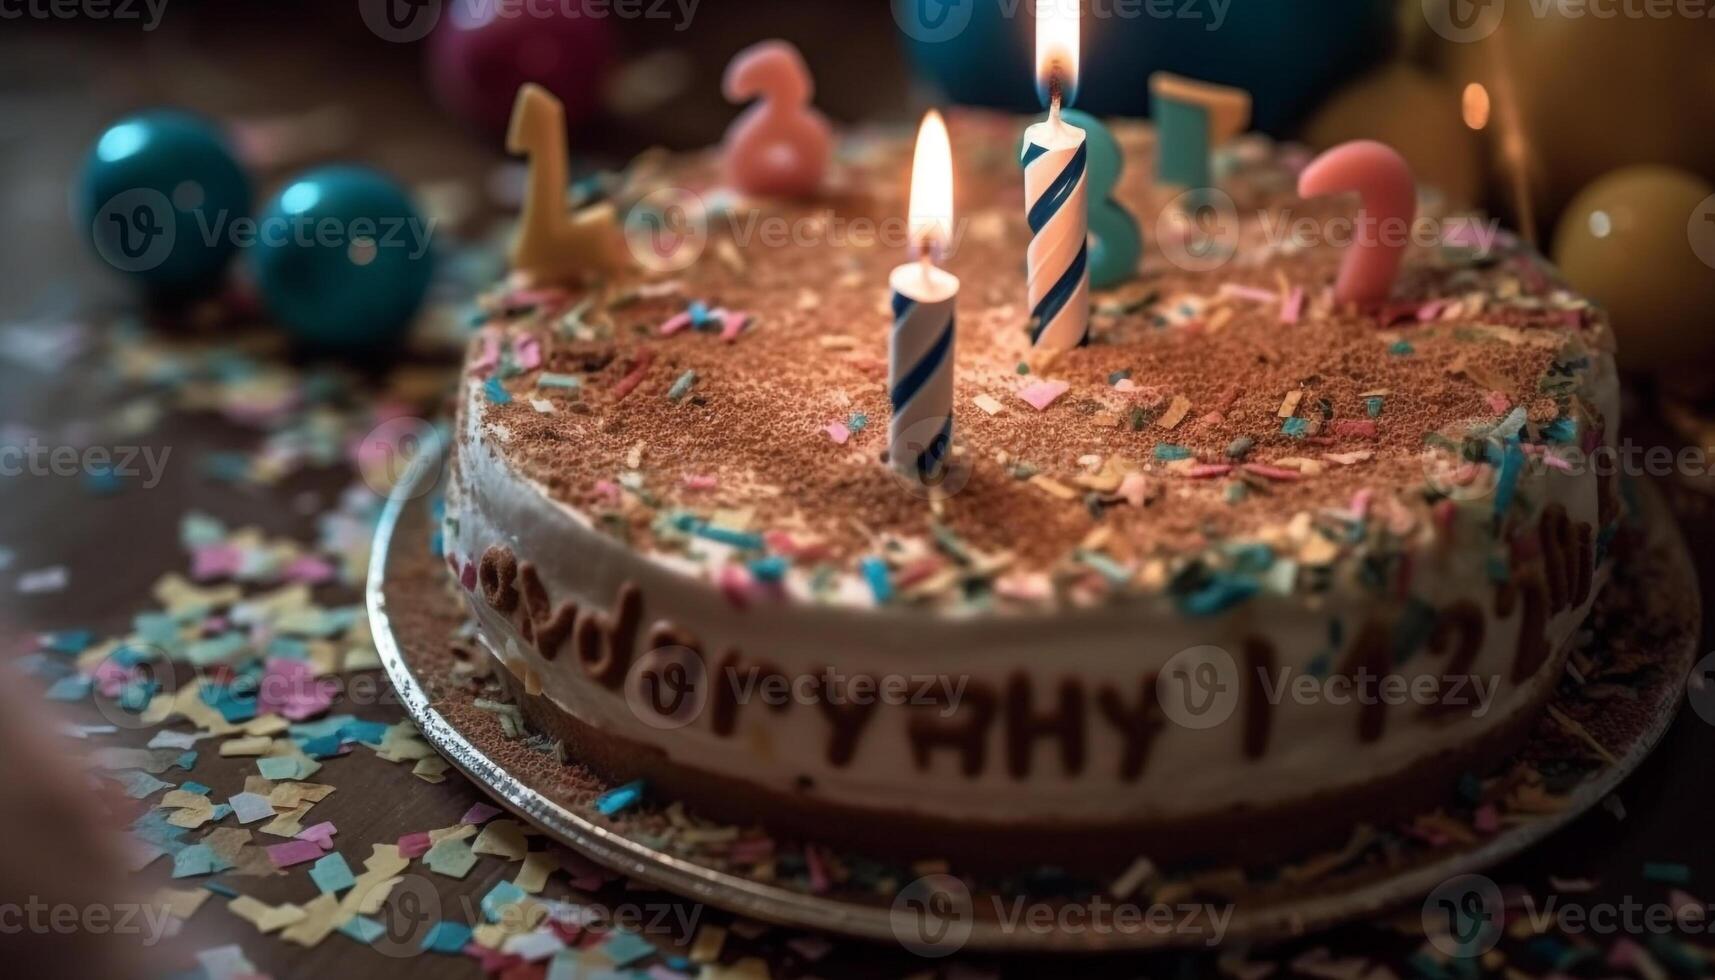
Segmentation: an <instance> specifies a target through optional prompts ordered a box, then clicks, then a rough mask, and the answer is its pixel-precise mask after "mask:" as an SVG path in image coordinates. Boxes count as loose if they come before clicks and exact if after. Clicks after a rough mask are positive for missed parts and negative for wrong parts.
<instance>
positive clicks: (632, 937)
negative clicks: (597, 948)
mask: <svg viewBox="0 0 1715 980" xmlns="http://www.w3.org/2000/svg"><path fill="white" fill-rule="evenodd" d="M601 948H602V952H604V953H606V954H607V955H608V957H609V958H610V959H612V960H613V965H614V966H617V967H627V966H630V965H631V964H633V963H636V962H638V961H639V960H645V959H648V958H649V957H651V956H653V955H655V944H654V943H651V942H650V941H648V940H647V939H644V938H643V937H642V936H639V935H638V934H636V933H635V932H625V931H622V930H615V931H614V933H613V935H612V936H610V937H609V938H608V940H607V942H605V943H602V947H601Z"/></svg>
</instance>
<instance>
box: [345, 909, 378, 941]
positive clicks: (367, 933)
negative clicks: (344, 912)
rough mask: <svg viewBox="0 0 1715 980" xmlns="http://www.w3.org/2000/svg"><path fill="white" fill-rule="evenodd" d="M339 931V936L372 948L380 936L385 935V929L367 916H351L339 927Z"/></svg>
mask: <svg viewBox="0 0 1715 980" xmlns="http://www.w3.org/2000/svg"><path fill="white" fill-rule="evenodd" d="M339 931H340V934H341V935H344V936H346V937H348V938H351V939H355V940H357V941H358V942H360V943H362V944H363V945H365V946H373V945H375V943H376V942H377V941H378V940H379V939H380V938H381V937H382V936H385V935H387V927H386V926H383V925H382V924H381V923H379V922H377V921H375V920H374V919H371V918H370V917H369V916H367V915H354V916H352V917H351V918H349V919H347V920H346V921H345V924H344V925H342V926H340V927H339Z"/></svg>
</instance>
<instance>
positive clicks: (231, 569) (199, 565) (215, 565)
mask: <svg viewBox="0 0 1715 980" xmlns="http://www.w3.org/2000/svg"><path fill="white" fill-rule="evenodd" d="M243 567H244V553H243V552H241V551H239V550H238V549H237V548H234V547H232V546H231V545H224V544H213V545H206V546H204V547H201V548H198V549H196V550H195V551H194V552H192V553H191V578H193V579H196V580H197V581H198V582H207V581H209V580H210V579H217V578H227V577H230V576H233V575H237V574H238V572H239V571H240V570H241V569H242V568H243Z"/></svg>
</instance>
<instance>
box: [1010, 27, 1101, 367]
mask: <svg viewBox="0 0 1715 980" xmlns="http://www.w3.org/2000/svg"><path fill="white" fill-rule="evenodd" d="M1036 80H1037V88H1038V90H1039V91H1040V92H1041V94H1042V95H1043V100H1044V102H1045V103H1046V104H1047V106H1048V120H1047V121H1046V122H1040V123H1037V124H1036V125H1034V126H1031V127H1030V128H1029V129H1027V130H1025V131H1024V153H1023V163H1024V206H1025V210H1026V215H1027V218H1028V220H1029V222H1030V234H1031V239H1030V249H1029V253H1028V256H1027V272H1026V279H1027V283H1028V285H1027V290H1028V295H1029V298H1030V327H1031V331H1032V335H1031V343H1032V344H1034V345H1035V347H1036V349H1037V350H1043V351H1065V350H1070V349H1072V348H1073V347H1079V346H1082V345H1083V344H1084V343H1085V342H1086V341H1087V340H1088V339H1089V332H1090V246H1089V237H1090V203H1089V147H1088V145H1087V143H1086V142H1085V139H1084V131H1083V130H1081V129H1078V128H1077V127H1075V126H1072V125H1070V124H1068V123H1067V122H1066V121H1065V120H1064V119H1063V118H1061V116H1060V108H1061V104H1062V103H1066V104H1070V103H1071V101H1072V98H1073V96H1075V95H1076V89H1077V85H1078V5H1077V4H1067V3H1055V4H1041V5H1039V6H1038V8H1037V12H1036Z"/></svg>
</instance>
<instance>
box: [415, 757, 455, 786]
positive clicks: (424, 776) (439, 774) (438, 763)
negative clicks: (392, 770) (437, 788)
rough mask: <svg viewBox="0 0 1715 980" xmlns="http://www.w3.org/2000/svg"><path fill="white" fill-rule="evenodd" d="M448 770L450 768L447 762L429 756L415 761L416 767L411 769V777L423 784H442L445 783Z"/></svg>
mask: <svg viewBox="0 0 1715 980" xmlns="http://www.w3.org/2000/svg"><path fill="white" fill-rule="evenodd" d="M449 768H451V766H450V765H449V764H448V763H447V760H445V759H443V758H441V757H440V756H429V757H428V758H426V759H419V760H417V764H416V766H414V767H412V769H411V775H413V776H416V777H417V778H418V779H421V780H422V781H423V782H425V783H443V782H446V779H447V770H448V769H449Z"/></svg>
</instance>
